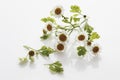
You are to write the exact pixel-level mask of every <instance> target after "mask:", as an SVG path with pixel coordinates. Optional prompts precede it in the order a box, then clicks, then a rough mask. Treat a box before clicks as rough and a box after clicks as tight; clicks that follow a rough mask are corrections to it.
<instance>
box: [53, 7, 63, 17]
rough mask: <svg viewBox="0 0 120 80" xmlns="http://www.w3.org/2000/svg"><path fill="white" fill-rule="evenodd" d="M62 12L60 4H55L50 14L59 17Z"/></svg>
mask: <svg viewBox="0 0 120 80" xmlns="http://www.w3.org/2000/svg"><path fill="white" fill-rule="evenodd" d="M62 14H63V7H62V6H56V7H55V8H54V9H53V10H52V15H54V16H55V17H61V16H62Z"/></svg>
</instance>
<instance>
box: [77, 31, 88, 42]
mask: <svg viewBox="0 0 120 80" xmlns="http://www.w3.org/2000/svg"><path fill="white" fill-rule="evenodd" d="M77 40H78V41H87V40H88V35H87V33H85V32H81V33H80V34H78V36H77Z"/></svg>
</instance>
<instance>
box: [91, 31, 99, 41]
mask: <svg viewBox="0 0 120 80" xmlns="http://www.w3.org/2000/svg"><path fill="white" fill-rule="evenodd" d="M99 38H100V36H99V34H98V33H97V32H93V33H92V34H91V35H90V41H93V40H94V39H99Z"/></svg>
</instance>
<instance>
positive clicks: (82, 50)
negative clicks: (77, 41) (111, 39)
mask: <svg viewBox="0 0 120 80" xmlns="http://www.w3.org/2000/svg"><path fill="white" fill-rule="evenodd" d="M77 51H78V56H84V55H85V54H86V52H87V50H86V48H85V47H84V46H79V47H77Z"/></svg>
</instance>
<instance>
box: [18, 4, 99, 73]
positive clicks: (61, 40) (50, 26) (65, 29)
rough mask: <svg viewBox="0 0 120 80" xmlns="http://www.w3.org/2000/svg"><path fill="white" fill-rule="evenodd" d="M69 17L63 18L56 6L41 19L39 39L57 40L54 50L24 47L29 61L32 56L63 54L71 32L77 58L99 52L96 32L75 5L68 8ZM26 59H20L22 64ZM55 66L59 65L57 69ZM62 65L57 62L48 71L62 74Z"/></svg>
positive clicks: (59, 7)
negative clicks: (41, 26)
mask: <svg viewBox="0 0 120 80" xmlns="http://www.w3.org/2000/svg"><path fill="white" fill-rule="evenodd" d="M70 13H71V16H70V17H68V16H65V15H64V10H63V7H62V6H56V7H55V8H54V9H53V10H51V11H50V15H51V16H49V17H44V18H42V19H41V21H42V22H44V23H45V27H44V28H43V30H42V32H43V35H42V36H41V37H40V38H41V39H42V40H46V39H49V38H50V36H54V37H55V39H56V40H57V43H56V44H55V48H53V49H52V48H50V47H47V46H42V47H41V48H40V49H38V50H35V49H33V48H31V47H28V46H24V47H25V48H26V49H28V50H29V52H28V54H27V57H28V56H29V59H30V60H31V61H34V56H35V55H38V54H41V55H43V56H47V57H48V56H49V55H50V54H52V53H55V52H59V53H60V52H64V51H65V49H66V45H67V43H69V40H70V38H69V37H70V35H71V34H72V33H73V32H75V31H76V32H77V35H75V37H76V38H75V39H74V40H76V42H77V43H78V45H79V46H77V47H76V51H77V52H76V53H77V55H78V56H85V55H86V54H92V55H95V56H96V55H98V54H99V52H100V46H99V45H98V44H96V43H95V40H96V39H99V38H100V36H99V34H98V33H97V32H95V31H94V28H93V27H92V26H90V24H89V23H88V17H87V15H84V14H82V12H81V9H80V7H79V6H77V5H72V6H71V7H70ZM57 19H59V21H61V22H62V23H63V24H64V26H63V25H61V24H59V23H58V22H57ZM27 57H25V58H20V60H21V61H22V62H25V61H27ZM56 64H58V65H60V67H58V66H57V65H56ZM61 66H62V64H61V63H60V62H59V61H57V62H56V63H53V64H50V65H49V69H51V70H52V71H54V72H62V71H63V68H61Z"/></svg>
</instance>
